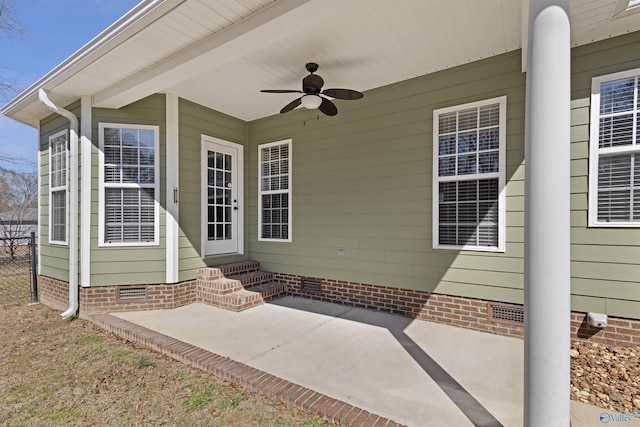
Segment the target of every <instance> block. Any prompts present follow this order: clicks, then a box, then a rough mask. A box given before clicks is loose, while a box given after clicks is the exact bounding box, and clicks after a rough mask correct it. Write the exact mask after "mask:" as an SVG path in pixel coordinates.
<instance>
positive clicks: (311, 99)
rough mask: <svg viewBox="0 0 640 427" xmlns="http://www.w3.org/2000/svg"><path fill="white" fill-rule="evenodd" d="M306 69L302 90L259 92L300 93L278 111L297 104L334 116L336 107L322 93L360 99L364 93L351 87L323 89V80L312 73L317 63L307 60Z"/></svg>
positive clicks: (286, 110)
mask: <svg viewBox="0 0 640 427" xmlns="http://www.w3.org/2000/svg"><path fill="white" fill-rule="evenodd" d="M306 68H307V71H309V73H310V74H309V75H308V76H307V77H305V78H304V79H302V90H286V89H284V90H281V89H268V90H261V91H260V92H265V93H302V94H304V95H302V96H301V97H300V98H298V99H296V100H294V101H291V102H290V103H289V104H287V105H285V106H284V108H283V109H282V110H280V113H287V112H289V111H291V110H293V109H294V108H296V107H297V106H299V105H302V106H303V107H305V108H308V109H314V108H318V109H319V110H320V111H322V112H323V113H324V114H326V115H327V116H335V115H336V114H338V108H337V107H336V106H335V104H334V103H333V102H331V101H330V100H329V99H327V98H325V97H324V96H322V95H325V96H328V97H330V98H335V99H347V100H352V99H360V98H362V97H363V96H364V95H363V94H362V93H361V92H358V91H357V90H352V89H325V90H322V86H323V85H324V80H323V79H322V77H320V76H319V75H317V74H313V73H315V72H316V71H317V70H318V64H316V63H315V62H309V63H308V64H307V65H306Z"/></svg>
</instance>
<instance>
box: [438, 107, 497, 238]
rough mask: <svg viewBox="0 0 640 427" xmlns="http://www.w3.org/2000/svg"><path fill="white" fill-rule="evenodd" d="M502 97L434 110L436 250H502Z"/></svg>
mask: <svg viewBox="0 0 640 427" xmlns="http://www.w3.org/2000/svg"><path fill="white" fill-rule="evenodd" d="M505 108H506V98H504V97H502V98H496V99H492V100H488V101H483V102H479V103H473V104H465V105H462V106H457V107H450V108H444V109H440V110H436V111H434V247H441V248H447V247H449V248H466V249H473V248H477V249H485V250H500V249H501V248H502V246H503V244H502V241H503V233H504V224H503V223H502V222H503V221H502V220H501V218H502V217H503V215H502V214H501V212H502V210H503V209H504V206H503V205H504V203H503V201H502V199H501V193H502V188H503V185H504V184H503V182H504V170H503V169H504V166H503V163H504V162H503V160H502V159H503V157H504V150H505V148H504V147H505V141H504V128H505V123H504V122H505V119H504V117H505V111H504V110H505Z"/></svg>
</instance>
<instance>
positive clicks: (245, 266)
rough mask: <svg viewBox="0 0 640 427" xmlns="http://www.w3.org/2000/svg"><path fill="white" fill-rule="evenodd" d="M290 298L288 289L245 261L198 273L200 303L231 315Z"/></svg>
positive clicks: (254, 263)
mask: <svg viewBox="0 0 640 427" xmlns="http://www.w3.org/2000/svg"><path fill="white" fill-rule="evenodd" d="M286 294H287V285H286V284H284V283H280V282H278V281H276V280H274V279H273V273H267V272H264V271H261V270H260V263H258V262H256V261H245V262H238V263H233V264H225V265H220V266H217V267H205V268H201V269H199V270H198V278H197V281H196V301H198V302H201V303H203V304H208V305H212V306H214V307H219V308H223V309H225V310H231V311H236V312H237V311H243V310H246V309H248V308H251V307H255V306H257V305H260V304H263V303H265V302H267V301H270V300H272V299H276V298H279V297H281V296H284V295H286Z"/></svg>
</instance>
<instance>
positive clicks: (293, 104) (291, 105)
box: [280, 97, 302, 113]
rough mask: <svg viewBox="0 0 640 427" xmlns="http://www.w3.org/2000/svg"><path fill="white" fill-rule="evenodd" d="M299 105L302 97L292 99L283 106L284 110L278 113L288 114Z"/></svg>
mask: <svg viewBox="0 0 640 427" xmlns="http://www.w3.org/2000/svg"><path fill="white" fill-rule="evenodd" d="M300 104H302V97H300V98H298V99H294V100H293V101H291V102H290V103H288V104H287V105H285V106H284V108H283V109H282V110H280V113H288V112H289V111H291V110H293V109H294V108H296V107H297V106H298V105H300Z"/></svg>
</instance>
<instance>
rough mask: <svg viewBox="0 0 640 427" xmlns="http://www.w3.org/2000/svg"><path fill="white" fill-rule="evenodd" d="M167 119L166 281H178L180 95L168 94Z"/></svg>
mask: <svg viewBox="0 0 640 427" xmlns="http://www.w3.org/2000/svg"><path fill="white" fill-rule="evenodd" d="M165 96H166V119H167V134H166V137H167V141H166V146H167V151H166V152H167V154H166V158H167V163H166V169H167V177H166V187H165V191H166V197H165V200H166V204H167V206H166V213H167V221H166V224H167V225H166V232H167V247H166V281H167V283H177V282H178V276H179V274H178V273H179V265H178V264H179V260H178V238H179V237H178V230H179V228H180V227H179V224H178V198H179V196H178V183H179V179H180V177H179V163H178V156H179V149H178V146H179V140H180V129H179V119H178V108H179V107H178V105H179V100H178V96H177V95H175V94H172V93H167V94H166V95H165Z"/></svg>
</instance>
